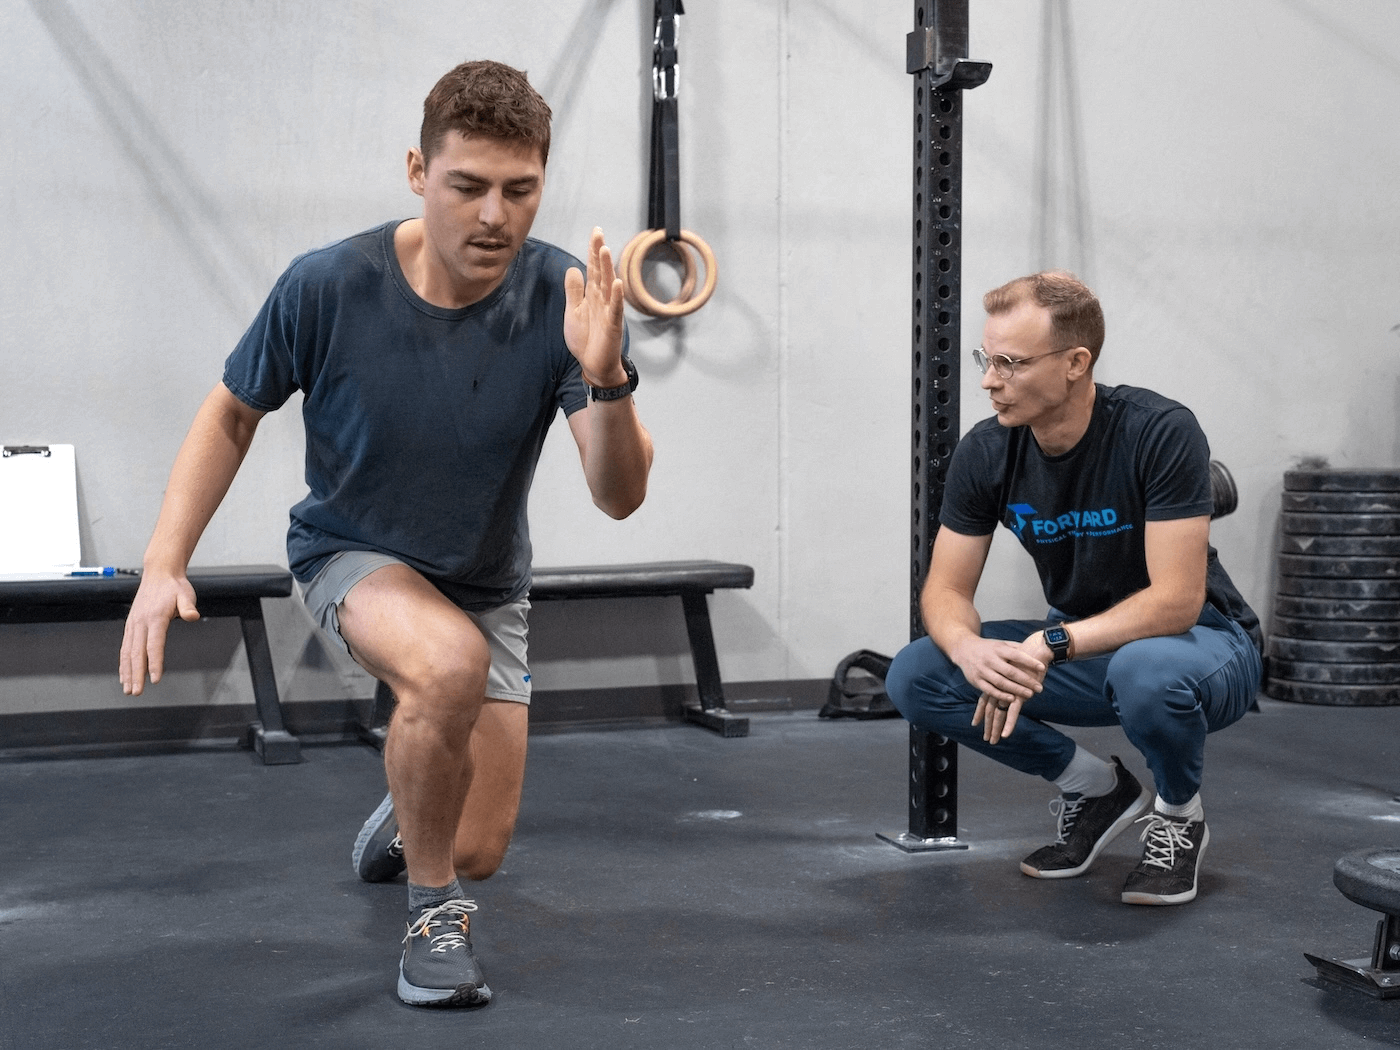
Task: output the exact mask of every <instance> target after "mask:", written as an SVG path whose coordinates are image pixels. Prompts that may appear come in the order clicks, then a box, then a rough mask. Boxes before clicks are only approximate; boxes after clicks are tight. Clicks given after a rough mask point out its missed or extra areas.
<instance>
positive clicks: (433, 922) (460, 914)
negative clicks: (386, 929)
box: [403, 898, 476, 952]
mask: <svg viewBox="0 0 1400 1050" xmlns="http://www.w3.org/2000/svg"><path fill="white" fill-rule="evenodd" d="M474 911H476V901H469V900H462V899H461V898H454V899H452V900H450V901H444V902H443V903H442V904H439V905H438V906H437V907H435V908H428V909H426V910H425V911H424V912H423V914H422V915H420V916H418V918H417V919H416V920H415V921H413V922H411V923H409V924H408V933H406V934H404V938H403V940H404V943H405V944H407V943H408V939H409V938H410V937H431V938H432V940H430V941H429V942H428V951H430V952H446V951H450V950H452V949H453V948H465V947H466V946H467V930H468V929H469V927H470V920H469V919H468V918H467V916H468V915H469V914H470V913H472V912H474ZM448 912H455V913H456V914H455V916H449V915H447V914H446V913H448ZM439 926H451V927H453V928H452V929H451V930H448V931H445V932H443V933H439V934H436V935H434V934H433V931H434V930H435V929H437V928H438V927H439Z"/></svg>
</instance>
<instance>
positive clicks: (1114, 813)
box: [1021, 755, 1152, 879]
mask: <svg viewBox="0 0 1400 1050" xmlns="http://www.w3.org/2000/svg"><path fill="white" fill-rule="evenodd" d="M1113 772H1114V775H1115V776H1116V778H1117V781H1116V783H1115V784H1114V787H1113V790H1112V791H1110V792H1109V793H1108V794H1107V795H1097V796H1095V797H1093V798H1085V797H1083V796H1082V795H1081V796H1077V797H1075V798H1069V797H1067V796H1065V795H1061V796H1060V797H1059V798H1056V799H1052V800H1051V801H1050V812H1051V813H1054V814H1055V818H1056V833H1057V834H1056V837H1055V841H1054V842H1053V843H1051V844H1050V845H1049V846H1042V847H1041V848H1040V849H1038V850H1036V851H1035V852H1034V853H1032V854H1031V855H1030V856H1029V857H1027V858H1026V859H1025V860H1023V861H1021V871H1022V872H1024V873H1025V874H1027V875H1029V876H1030V877H1031V878H1033V879H1072V878H1074V877H1075V876H1076V875H1083V874H1084V873H1085V872H1086V871H1088V870H1089V865H1091V864H1093V863H1094V858H1095V857H1097V856H1098V855H1099V852H1100V851H1101V850H1102V849H1103V848H1104V847H1105V846H1107V845H1108V844H1109V843H1110V842H1112V841H1113V840H1114V839H1115V838H1117V837H1118V835H1120V834H1121V833H1122V832H1123V831H1125V830H1126V829H1127V827H1128V825H1129V824H1131V823H1132V822H1133V820H1134V818H1136V817H1137V815H1138V814H1139V813H1141V812H1142V811H1143V810H1145V809H1146V808H1147V807H1148V805H1149V804H1150V803H1151V800H1152V795H1151V792H1149V791H1148V790H1147V789H1146V788H1144V787H1143V786H1142V784H1141V783H1140V782H1139V781H1138V778H1137V777H1135V776H1133V775H1132V774H1131V773H1130V772H1128V770H1127V769H1125V768H1124V766H1123V763H1122V762H1120V761H1119V760H1118V756H1117V755H1114V756H1113Z"/></svg>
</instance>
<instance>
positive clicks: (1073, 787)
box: [1055, 745, 1118, 798]
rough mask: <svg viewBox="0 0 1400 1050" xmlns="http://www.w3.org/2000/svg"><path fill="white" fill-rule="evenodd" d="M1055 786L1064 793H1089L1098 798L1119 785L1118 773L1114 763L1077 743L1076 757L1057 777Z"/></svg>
mask: <svg viewBox="0 0 1400 1050" xmlns="http://www.w3.org/2000/svg"><path fill="white" fill-rule="evenodd" d="M1055 786H1056V787H1057V788H1059V789H1060V793H1061V794H1063V795H1074V794H1079V795H1087V796H1088V797H1089V798H1097V797H1098V796H1100V795H1107V794H1108V793H1109V792H1110V791H1112V790H1113V789H1114V788H1115V787H1117V786H1118V774H1117V773H1116V772H1114V769H1113V764H1112V763H1110V762H1105V761H1104V760H1103V759H1101V758H1099V756H1098V755H1095V754H1091V753H1090V752H1088V751H1085V750H1084V749H1083V748H1082V747H1079V746H1078V745H1075V748H1074V757H1073V758H1071V759H1070V760H1069V765H1067V766H1065V771H1064V772H1063V773H1061V774H1060V775H1059V776H1058V777H1056V778H1055Z"/></svg>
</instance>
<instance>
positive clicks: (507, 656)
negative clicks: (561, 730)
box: [297, 551, 530, 704]
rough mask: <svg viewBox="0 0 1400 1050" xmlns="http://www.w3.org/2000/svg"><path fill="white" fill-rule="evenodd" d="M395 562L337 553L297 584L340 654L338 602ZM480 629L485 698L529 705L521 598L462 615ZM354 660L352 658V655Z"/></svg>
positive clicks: (369, 554) (526, 606)
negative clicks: (486, 651) (487, 661)
mask: <svg viewBox="0 0 1400 1050" xmlns="http://www.w3.org/2000/svg"><path fill="white" fill-rule="evenodd" d="M402 564H403V562H401V561H399V559H397V558H391V557H389V556H388V555H387V554H380V553H378V552H376V551H341V552H340V553H339V554H336V555H333V556H332V557H331V559H330V560H329V561H328V562H326V564H325V565H324V566H322V568H321V571H320V572H318V573H317V574H316V577H315V579H313V580H312V581H311V582H310V583H309V584H307V585H305V586H302V585H301V584H298V585H297V590H299V591H300V592H301V600H302V601H303V602H305V603H306V607H307V609H308V610H310V612H311V616H312V618H313V619H314V620H315V621H316V623H317V624H318V625H320V628H321V630H323V631H325V632H326V634H327V636H328V637H330V638H331V639H332V640H333V641H334V642H335V644H336V645H338V646H339V647H340V649H341V651H342V652H345V653H350V647H349V646H348V645H346V644H345V639H344V638H342V637H341V634H340V616H339V610H340V603H341V602H343V601H345V596H346V595H347V594H349V593H350V588H352V587H354V586H355V584H357V583H359V582H360V581H361V580H363V579H364V578H365V577H366V576H368V575H369V574H370V573H372V572H374V571H375V570H376V569H382V568H383V567H384V566H386V565H402ZM462 611H463V612H465V613H466V614H467V615H468V616H470V617H471V618H472V622H473V623H475V624H476V625H477V627H478V628H480V630H481V633H482V634H483V635H484V636H485V638H486V644H487V645H488V646H489V647H490V649H491V670H490V672H489V674H488V675H487V678H486V695H487V696H488V697H489V698H490V699H493V700H514V701H516V702H518V703H522V704H528V703H529V702H530V665H529V663H528V662H527V661H526V656H527V653H528V640H529V624H528V622H527V620H528V615H529V612H530V602H529V600H528V599H525V598H521V599H520V600H519V601H514V602H510V603H509V604H507V605H499V606H497V607H496V608H494V609H488V610H486V611H485V612H469V611H468V610H466V609H463V610H462ZM351 655H352V656H353V654H351Z"/></svg>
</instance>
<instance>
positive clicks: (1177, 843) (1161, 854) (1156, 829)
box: [1137, 812, 1194, 871]
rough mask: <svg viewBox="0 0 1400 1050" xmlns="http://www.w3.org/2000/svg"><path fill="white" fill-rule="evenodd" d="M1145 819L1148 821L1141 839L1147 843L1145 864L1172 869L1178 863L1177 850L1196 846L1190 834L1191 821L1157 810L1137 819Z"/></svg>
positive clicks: (1143, 860) (1144, 855)
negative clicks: (1167, 815) (1157, 811)
mask: <svg viewBox="0 0 1400 1050" xmlns="http://www.w3.org/2000/svg"><path fill="white" fill-rule="evenodd" d="M1143 821H1146V822H1147V826H1146V827H1145V828H1143V829H1142V835H1141V837H1140V841H1142V842H1145V843H1147V848H1146V849H1145V850H1144V851H1143V854H1142V862H1143V863H1144V864H1150V865H1152V866H1153V867H1155V868H1162V869H1163V870H1166V871H1170V870H1171V868H1172V866H1173V865H1174V864H1175V863H1176V851H1177V850H1182V851H1183V852H1184V851H1187V850H1190V849H1193V848H1194V843H1192V841H1191V835H1190V831H1191V823H1192V822H1191V821H1189V820H1173V819H1172V818H1171V817H1166V816H1163V815H1162V814H1161V813H1155V812H1154V813H1149V814H1147V816H1145V817H1139V818H1138V819H1137V823H1139V824H1141V823H1142V822H1143Z"/></svg>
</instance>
